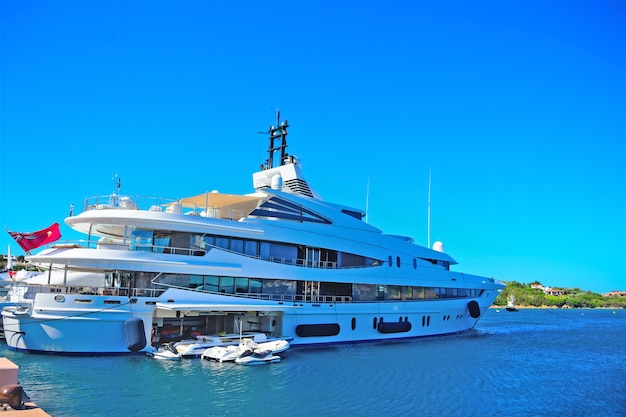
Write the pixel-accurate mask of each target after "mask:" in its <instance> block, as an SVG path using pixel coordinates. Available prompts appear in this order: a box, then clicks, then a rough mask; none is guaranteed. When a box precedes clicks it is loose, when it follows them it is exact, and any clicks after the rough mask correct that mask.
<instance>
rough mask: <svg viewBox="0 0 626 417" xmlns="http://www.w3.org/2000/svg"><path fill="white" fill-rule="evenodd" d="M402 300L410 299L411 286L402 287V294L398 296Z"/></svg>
mask: <svg viewBox="0 0 626 417" xmlns="http://www.w3.org/2000/svg"><path fill="white" fill-rule="evenodd" d="M400 298H401V299H402V300H412V299H413V287H407V286H404V287H402V294H401V296H400Z"/></svg>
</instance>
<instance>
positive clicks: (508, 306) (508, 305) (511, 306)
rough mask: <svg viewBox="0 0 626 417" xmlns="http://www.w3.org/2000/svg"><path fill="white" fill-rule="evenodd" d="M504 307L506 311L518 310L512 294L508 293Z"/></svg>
mask: <svg viewBox="0 0 626 417" xmlns="http://www.w3.org/2000/svg"><path fill="white" fill-rule="evenodd" d="M505 309H506V311H518V308H517V307H516V306H515V296H514V295H513V294H511V295H509V298H508V299H507V302H506V307H505Z"/></svg>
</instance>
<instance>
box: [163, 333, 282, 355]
mask: <svg viewBox="0 0 626 417" xmlns="http://www.w3.org/2000/svg"><path fill="white" fill-rule="evenodd" d="M244 340H250V341H252V342H254V343H265V342H270V341H274V340H283V339H274V338H270V337H269V336H268V335H267V334H265V333H262V332H241V333H224V334H216V335H198V336H196V337H195V338H194V339H187V340H181V341H180V342H176V344H175V346H176V349H178V351H179V352H180V355H181V356H182V357H183V358H199V357H201V356H202V354H203V353H204V352H205V351H206V350H207V349H208V348H212V347H216V346H221V347H226V346H231V345H232V346H237V345H238V344H239V343H241V342H242V341H244ZM233 360H234V359H233Z"/></svg>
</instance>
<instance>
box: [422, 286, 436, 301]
mask: <svg viewBox="0 0 626 417" xmlns="http://www.w3.org/2000/svg"><path fill="white" fill-rule="evenodd" d="M438 294H439V288H424V298H426V299H429V300H432V299H435V298H439V296H438Z"/></svg>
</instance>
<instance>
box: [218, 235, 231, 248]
mask: <svg viewBox="0 0 626 417" xmlns="http://www.w3.org/2000/svg"><path fill="white" fill-rule="evenodd" d="M229 240H230V239H228V238H227V237H219V236H216V237H215V246H217V247H218V248H222V249H228V246H229V245H228V244H229Z"/></svg>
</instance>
